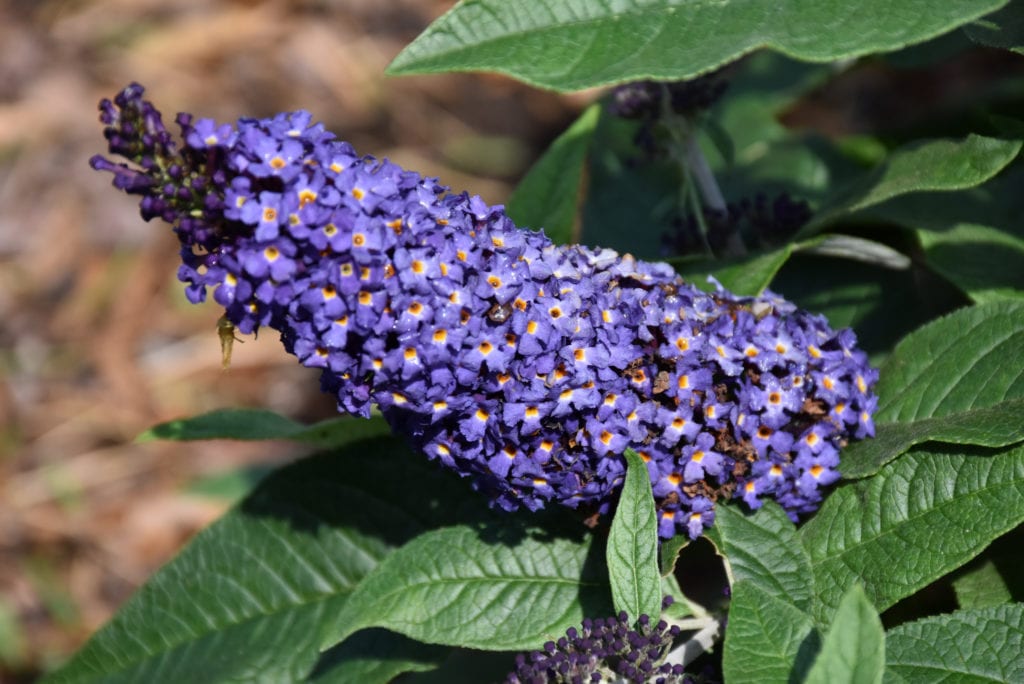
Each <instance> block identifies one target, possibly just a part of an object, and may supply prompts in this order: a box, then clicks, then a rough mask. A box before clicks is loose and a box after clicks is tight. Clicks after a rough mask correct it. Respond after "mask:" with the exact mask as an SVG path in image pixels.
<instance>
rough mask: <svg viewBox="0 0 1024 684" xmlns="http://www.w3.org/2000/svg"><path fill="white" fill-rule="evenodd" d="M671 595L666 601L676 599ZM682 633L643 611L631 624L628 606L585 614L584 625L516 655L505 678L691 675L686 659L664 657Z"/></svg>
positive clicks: (533, 682) (534, 683)
mask: <svg viewBox="0 0 1024 684" xmlns="http://www.w3.org/2000/svg"><path fill="white" fill-rule="evenodd" d="M671 602H672V601H671V597H666V598H665V601H664V607H667V606H668V605H670V604H671ZM679 634H680V629H679V627H677V626H675V625H672V626H671V627H670V626H669V625H668V623H667V622H665V621H664V620H659V621H658V622H657V624H652V623H651V619H650V617H649V616H647V615H641V616H640V618H639V619H638V620H637V627H636V629H633V628H632V627H631V626H630V621H629V617H628V616H627V615H626V613H625V612H622V613H619V615H618V617H615V618H607V619H602V618H598V619H597V620H591V619H589V618H587V619H585V620H583V626H582V629H579V630H577V629H576V628H575V627H570V628H569V630H568V631H567V632H566V635H565V636H564V637H561V638H559V639H558V641H549V642H547V643H546V644H544V646H543V648H541V649H540V650H538V651H532V652H530V653H526V654H520V655H518V656H516V669H515V670H514V671H513V672H512V673H510V674H509V676H508V678H507V679H506V680H505V681H506V684H547V683H548V682H600V681H621V680H622V679H625V680H627V681H630V682H656V683H657V684H673V683H677V682H678V683H682V682H686V681H690V680H689V678H687V677H685V674H684V671H683V666H682V665H671V664H669V663H663V662H662V660H663V659H664V658H665V656H666V655H667V654H668V652H669V651H670V650H671V649H672V642H673V641H674V640H675V638H676V637H677V636H679Z"/></svg>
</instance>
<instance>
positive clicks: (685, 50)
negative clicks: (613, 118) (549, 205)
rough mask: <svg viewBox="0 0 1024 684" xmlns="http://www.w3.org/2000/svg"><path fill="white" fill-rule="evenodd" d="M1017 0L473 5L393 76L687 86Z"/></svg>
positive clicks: (944, 25) (908, 35) (861, 50)
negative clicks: (463, 74)
mask: <svg viewBox="0 0 1024 684" xmlns="http://www.w3.org/2000/svg"><path fill="white" fill-rule="evenodd" d="M1004 4H1006V0H947V2H943V3H941V4H939V5H936V4H935V3H931V2H928V1H927V0H863V1H862V2H860V3H859V4H858V6H857V8H856V11H852V10H851V9H850V7H849V5H844V4H843V3H839V2H834V1H831V0H829V1H828V2H817V3H811V4H807V3H802V2H798V1H796V0H774V1H768V0H760V1H758V2H716V3H692V2H686V1H685V0H661V1H657V2H644V3H639V2H632V1H625V2H609V3H604V2H587V1H585V0H583V1H579V0H574V1H571V2H565V0H533V1H532V2H508V1H507V0H475V1H463V2H460V3H459V4H458V5H456V6H455V7H454V8H452V9H451V10H449V11H448V13H447V14H445V15H444V16H442V17H441V18H440V19H438V20H437V21H435V22H434V23H433V24H431V25H430V27H429V28H428V29H427V30H426V31H424V32H423V34H421V35H420V36H419V37H418V38H417V39H416V40H415V41H413V42H412V44H410V45H409V46H407V47H406V48H405V49H404V50H403V51H402V52H401V54H399V55H398V57H396V58H395V61H394V62H392V63H391V66H389V67H388V72H389V73H392V74H411V73H431V72H438V71H498V72H501V73H505V74H509V75H510V76H513V77H514V78H518V79H520V80H522V81H525V82H527V83H531V84H534V85H537V86H540V87H545V88H552V89H556V90H580V89H583V88H589V87H593V86H599V85H606V84H609V83H618V82H622V81H631V80H637V79H643V78H654V79H663V80H674V79H682V78H686V77H689V76H693V75H696V74H698V73H701V72H703V71H708V70H709V69H712V68H714V67H716V66H718V65H720V64H723V63H725V62H728V61H731V60H733V59H736V58H737V57H739V56H741V55H744V54H746V53H748V52H752V51H754V50H756V49H757V48H760V47H769V48H772V49H775V50H777V51H779V52H783V53H785V54H788V55H791V56H793V57H796V58H797V59H801V60H807V61H813V62H828V61H832V60H836V59H846V58H850V57H854V56H857V55H863V54H868V53H872V52H883V51H888V50H894V49H898V48H900V47H903V46H904V45H908V44H910V43H916V42H921V41H924V40H927V39H928V38H931V37H932V36H937V35H939V34H942V33H945V32H946V31H949V30H951V29H953V28H954V27H956V26H959V25H961V24H963V23H965V22H968V21H971V20H972V19H976V18H977V17H980V16H982V15H983V14H985V13H987V12H991V11H993V10H996V9H998V8H1000V7H1002V6H1003V5H1004Z"/></svg>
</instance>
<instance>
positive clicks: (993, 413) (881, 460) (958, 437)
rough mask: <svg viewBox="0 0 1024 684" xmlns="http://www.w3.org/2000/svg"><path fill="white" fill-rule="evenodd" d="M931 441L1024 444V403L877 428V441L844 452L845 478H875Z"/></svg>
mask: <svg viewBox="0 0 1024 684" xmlns="http://www.w3.org/2000/svg"><path fill="white" fill-rule="evenodd" d="M929 441H934V442H948V443H951V444H972V445H975V446H985V447H1004V446H1010V445H1011V444H1016V443H1017V442H1020V441H1024V399H1010V400H1008V401H1004V402H1000V403H998V404H996V405H995V406H989V407H987V408H981V409H969V410H967V411H958V412H956V413H951V414H948V415H945V416H942V417H941V418H923V419H921V420H912V421H908V422H903V423H881V424H879V425H876V426H875V437H874V439H866V440H862V441H859V442H854V443H853V444H850V445H849V446H847V447H845V448H844V449H843V454H842V457H843V465H842V471H843V477H845V478H847V479H851V480H852V479H857V478H861V477H867V476H869V475H874V474H875V473H876V472H878V469H879V468H881V467H882V466H884V465H885V464H886V463H889V462H890V461H892V460H893V459H894V458H896V457H897V456H899V455H900V454H902V453H904V452H906V451H907V450H908V449H910V448H911V447H913V446H915V445H917V444H923V443H924V442H929Z"/></svg>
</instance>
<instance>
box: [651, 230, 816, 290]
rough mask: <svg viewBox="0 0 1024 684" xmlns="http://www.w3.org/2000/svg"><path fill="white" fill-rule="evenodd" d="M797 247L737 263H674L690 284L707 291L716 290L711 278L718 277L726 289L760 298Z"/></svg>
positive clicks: (710, 260)
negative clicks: (709, 280) (709, 278)
mask: <svg viewBox="0 0 1024 684" xmlns="http://www.w3.org/2000/svg"><path fill="white" fill-rule="evenodd" d="M794 249H796V245H795V244H793V243H790V244H787V245H784V246H782V247H779V248H778V249H775V250H772V251H770V252H761V253H757V254H752V255H750V256H748V257H744V258H742V259H737V260H734V261H733V262H731V263H729V262H722V261H718V260H713V259H677V260H670V261H669V263H671V264H672V265H673V266H674V267H675V269H676V270H677V271H678V272H679V274H680V275H682V276H683V278H685V279H686V280H688V281H690V282H691V283H693V284H694V285H696V286H697V287H699V288H701V289H702V290H705V291H712V290H714V289H715V288H714V285H712V284H709V282H708V280H707V277H708V276H709V275H710V276H714V278H715V279H716V280H718V282H720V283H721V284H722V286H723V287H725V289H727V290H729V291H731V292H733V293H735V294H738V295H759V294H761V292H763V291H764V289H765V288H766V287H768V284H769V283H770V282H771V281H772V278H774V277H775V274H776V273H778V272H779V269H780V268H782V265H783V264H785V263H786V260H787V259H789V257H790V255H791V254H792V253H793V250H794Z"/></svg>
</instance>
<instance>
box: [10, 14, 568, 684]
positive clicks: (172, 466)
mask: <svg viewBox="0 0 1024 684" xmlns="http://www.w3.org/2000/svg"><path fill="white" fill-rule="evenodd" d="M451 4H452V3H451V2H448V1H447V0H444V1H442V0H319V1H317V0H306V1H303V2H285V1H283V0H267V1H265V2H260V1H256V0H249V1H245V0H233V1H232V0H215V1H209V0H50V1H41V0H0V682H7V681H12V682H13V681H32V680H33V679H35V678H36V677H37V676H38V675H39V674H41V673H43V672H45V671H47V670H49V669H51V668H53V667H54V666H56V665H58V664H60V663H61V662H62V661H63V660H64V659H65V658H66V657H67V656H68V655H69V654H70V652H72V651H73V650H74V649H75V648H76V647H77V646H78V645H80V644H81V643H82V641H83V640H84V639H85V638H87V637H88V635H89V634H90V633H91V632H92V631H94V630H95V629H96V628H97V627H99V626H100V625H101V624H102V623H103V622H104V621H105V620H107V619H108V618H109V617H110V615H111V614H112V612H113V611H114V610H116V609H117V607H118V606H119V605H120V604H121V603H123V602H124V601H125V599H127V598H128V597H129V596H130V595H131V593H132V592H133V590H134V589H135V588H136V587H138V586H139V585H140V584H141V583H142V582H143V581H144V580H145V579H146V577H148V576H149V575H150V574H151V573H152V572H153V571H154V570H155V569H156V568H157V567H159V566H160V565H161V564H162V563H164V562H165V561H166V560H167V559H169V558H170V557H171V556H172V555H173V554H174V553H175V552H176V550H177V549H178V548H180V546H181V545H182V544H184V543H185V542H186V541H187V540H188V539H189V537H190V536H191V535H193V534H194V533H195V532H196V531H197V530H198V529H199V528H201V527H202V526H203V525H206V524H207V523H209V522H210V521H211V520H213V519H214V518H216V517H217V516H218V515H220V514H221V513H222V512H223V511H224V510H225V509H226V508H227V506H229V505H230V496H229V494H230V493H231V491H233V490H232V489H231V487H226V488H225V487H223V486H220V485H218V484H217V483H218V482H221V480H220V479H218V478H217V476H218V475H221V474H224V473H230V472H232V471H234V470H237V469H239V468H242V467H245V466H251V465H253V464H259V465H269V464H274V463H279V462H282V461H284V460H287V459H289V458H293V457H295V456H296V455H297V454H298V452H296V450H295V449H294V448H292V447H289V446H288V445H280V444H247V443H230V442H209V443H195V444H190V445H173V444H159V443H156V444H153V443H151V444H144V445H136V444H134V443H133V440H134V438H135V437H136V436H137V435H138V434H139V433H140V432H142V431H143V430H144V429H146V428H147V427H149V426H151V425H153V424H154V423H157V422H160V421H164V420H168V419H171V418H176V417H180V416H185V415H190V414H194V413H198V412H203V411H208V410H211V409H214V408H218V407H226V406H257V407H267V408H271V409H274V410H276V411H279V412H281V413H284V414H286V415H289V416H291V417H294V418H297V419H300V420H304V421H312V420H316V419H318V418H322V417H326V416H329V415H332V414H333V411H334V407H333V403H332V401H331V400H330V399H329V398H328V397H326V396H324V395H320V394H319V392H318V391H317V390H318V383H317V380H316V375H315V374H314V373H309V372H306V371H305V370H304V369H301V368H299V367H297V365H296V364H295V363H294V361H293V359H292V358H291V357H289V356H287V355H285V354H284V353H283V350H282V349H281V347H280V343H279V342H278V340H277V339H276V337H275V336H274V335H273V334H267V335H264V336H261V337H260V338H259V340H257V341H254V340H251V339H248V340H246V342H245V344H243V345H236V347H235V352H234V359H233V364H232V367H231V370H230V371H229V372H226V373H225V372H222V371H221V368H220V360H221V359H220V350H219V343H218V339H217V334H216V331H215V323H216V320H217V318H218V316H219V312H218V311H217V309H216V306H215V305H212V304H209V305H206V306H198V307H193V306H190V305H189V304H188V303H187V302H186V301H185V299H184V297H183V296H182V292H181V287H180V285H179V284H178V283H177V282H176V280H175V276H174V274H175V269H176V263H177V246H176V242H175V239H174V237H173V235H172V234H171V232H170V231H169V229H168V228H167V226H165V225H162V224H157V223H152V224H146V223H143V222H142V221H141V219H140V218H139V216H138V209H137V205H136V202H135V200H134V199H133V198H131V197H128V196H125V195H122V194H120V193H118V192H116V191H114V190H113V189H112V188H111V187H110V185H109V184H110V178H109V176H108V175H106V174H99V173H95V172H92V171H91V170H90V169H89V167H88V165H87V160H88V159H89V157H90V156H91V155H93V154H96V153H98V152H103V151H104V148H103V139H102V137H101V127H100V125H99V123H98V121H97V109H96V103H97V101H98V100H99V99H100V98H101V97H105V96H112V95H113V94H114V93H115V92H116V91H117V90H118V89H120V88H121V87H123V86H124V85H125V84H127V83H128V82H130V81H133V80H136V81H139V82H141V83H143V84H144V85H145V86H146V87H147V90H148V95H149V97H150V98H151V99H153V100H154V101H155V103H156V104H157V106H158V107H159V108H160V109H162V110H163V111H164V115H165V121H166V122H168V123H170V122H172V121H173V116H174V114H175V113H176V112H177V111H182V110H184V111H191V112H195V113H197V114H199V115H205V116H213V117H216V118H218V119H220V120H223V121H230V120H233V119H235V118H237V117H239V116H246V115H257V116H262V115H268V114H272V113H274V112H277V111H281V110H287V109H296V108H306V109H309V110H311V111H312V112H313V113H314V115H315V116H316V117H317V118H318V119H320V120H323V121H324V122H325V123H326V124H327V126H328V128H330V129H331V130H333V131H335V132H336V133H338V134H339V135H340V137H342V138H346V139H348V140H350V141H351V142H352V143H353V144H354V145H355V146H356V148H357V149H358V150H359V151H361V152H363V153H372V154H375V155H377V156H388V157H390V158H392V159H393V160H395V161H397V162H398V163H400V164H402V165H404V166H406V167H409V168H414V169H416V170H419V171H421V172H424V173H429V174H433V175H438V176H440V177H441V178H442V180H443V181H444V182H446V183H448V184H449V185H451V186H453V187H454V188H456V189H463V188H464V189H469V190H471V191H472V192H475V193H479V194H481V195H482V196H483V197H484V198H485V199H486V200H488V201H489V202H491V203H499V202H502V201H503V200H504V199H505V198H506V197H507V194H508V192H509V190H510V189H511V187H512V185H513V184H514V183H515V181H516V180H517V179H518V178H519V177H520V176H521V175H522V173H523V172H524V171H525V170H526V168H528V166H529V164H530V162H531V161H532V160H533V158H534V157H535V156H536V155H537V154H538V153H539V151H540V150H542V149H543V148H544V146H545V145H546V144H547V143H548V142H549V141H550V140H551V139H552V138H553V137H554V136H555V135H557V134H558V132H560V131H561V130H562V129H563V128H564V127H565V125H567V123H568V122H569V121H570V120H571V119H572V117H573V115H574V114H573V113H574V111H576V110H577V109H578V102H580V103H581V102H582V101H583V100H578V101H573V100H570V99H567V98H560V97H557V96H555V95H552V94H549V93H543V92H540V91H536V90H532V89H528V88H525V87H522V86H519V85H517V84H515V83H513V82H512V81H510V80H508V79H504V78H500V77H487V76H485V77H480V76H471V75H456V76H432V77H422V78H403V79H386V78H385V77H384V75H383V72H384V68H385V66H386V65H387V64H388V62H389V61H390V60H391V59H392V58H393V57H394V56H395V55H396V54H397V53H398V52H399V50H400V49H401V48H402V47H403V46H404V45H405V44H407V43H408V42H409V41H410V40H411V39H412V38H413V37H415V35H416V34H417V33H419V32H420V31H421V30H422V29H423V28H424V27H425V26H426V25H427V24H428V23H429V22H430V20H431V19H433V18H434V17H436V16H438V15H439V14H440V13H442V12H443V11H444V10H446V9H447V8H448V7H449V6H450V5H451ZM211 478H213V479H211ZM211 482H212V483H213V484H211ZM201 491H206V492H207V493H206V494H202V493H200V492H201ZM218 492H220V493H219V494H218Z"/></svg>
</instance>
